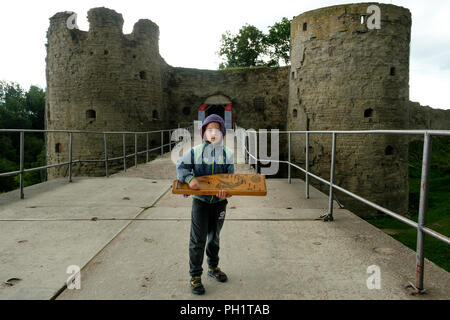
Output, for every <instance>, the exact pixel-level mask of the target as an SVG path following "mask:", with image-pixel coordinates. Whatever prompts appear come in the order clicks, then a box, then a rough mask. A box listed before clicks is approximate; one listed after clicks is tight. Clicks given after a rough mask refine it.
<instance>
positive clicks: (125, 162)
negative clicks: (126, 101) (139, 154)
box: [122, 133, 127, 171]
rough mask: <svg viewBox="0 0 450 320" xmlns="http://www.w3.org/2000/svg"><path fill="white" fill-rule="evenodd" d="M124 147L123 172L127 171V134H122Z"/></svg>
mask: <svg viewBox="0 0 450 320" xmlns="http://www.w3.org/2000/svg"><path fill="white" fill-rule="evenodd" d="M122 146H123V170H124V171H127V155H126V152H127V151H126V148H125V133H122Z"/></svg>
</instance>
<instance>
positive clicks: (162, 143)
mask: <svg viewBox="0 0 450 320" xmlns="http://www.w3.org/2000/svg"><path fill="white" fill-rule="evenodd" d="M163 150H164V131H163V130H161V156H162V155H163V152H164V151H163Z"/></svg>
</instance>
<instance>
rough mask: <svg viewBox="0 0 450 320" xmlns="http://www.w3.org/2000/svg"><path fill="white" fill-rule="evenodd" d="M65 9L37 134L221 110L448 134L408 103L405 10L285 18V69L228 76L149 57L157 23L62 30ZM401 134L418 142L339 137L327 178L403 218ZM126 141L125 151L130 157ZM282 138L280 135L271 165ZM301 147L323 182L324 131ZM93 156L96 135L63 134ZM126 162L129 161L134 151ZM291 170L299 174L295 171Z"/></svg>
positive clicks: (262, 118) (97, 149)
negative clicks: (375, 22) (375, 21)
mask: <svg viewBox="0 0 450 320" xmlns="http://www.w3.org/2000/svg"><path fill="white" fill-rule="evenodd" d="M370 5H377V6H378V7H379V8H380V12H381V16H380V17H381V27H380V28H379V29H370V28H368V24H367V23H366V22H367V20H368V18H369V16H370V14H368V13H367V8H368V6H370ZM71 15H72V13H71V12H60V13H57V14H55V15H54V16H53V17H51V18H50V27H49V30H48V33H47V38H48V43H47V44H46V46H47V58H46V63H47V67H46V76H47V92H46V99H47V100H46V129H63V130H69V129H70V130H89V131H132V132H145V131H151V130H159V129H168V128H176V127H177V126H178V124H182V125H183V126H184V125H189V124H192V122H193V121H194V120H197V119H198V118H199V115H200V114H201V113H202V112H203V115H206V116H207V115H208V114H211V113H217V114H219V115H221V116H222V117H223V116H224V112H225V108H228V109H227V110H228V111H230V110H231V121H232V125H233V127H234V124H238V125H239V126H240V127H244V128H253V129H260V128H261V129H269V130H270V129H280V130H308V131H317V130H370V129H392V130H399V129H434V130H438V129H440V130H449V129H450V110H440V109H432V108H430V107H425V106H421V105H419V104H418V103H414V102H411V101H409V55H410V34H411V14H410V11H409V10H408V9H406V8H402V7H398V6H394V5H389V4H381V3H361V4H346V5H337V6H331V7H326V8H322V9H317V10H313V11H309V12H305V13H303V14H300V15H298V16H296V17H294V18H293V20H292V24H291V65H290V66H286V67H279V68H249V69H240V70H231V71H226V70H198V69H187V68H176V67H172V66H170V65H168V64H167V63H166V62H165V61H164V59H163V58H162V57H161V56H160V54H159V46H158V41H159V28H158V26H157V25H156V24H155V23H153V22H152V21H150V20H146V19H141V20H139V21H138V22H137V23H136V24H135V25H134V28H133V32H132V33H131V34H123V32H122V26H123V18H122V15H121V14H119V13H117V12H115V11H114V10H110V9H107V8H94V9H91V10H89V12H88V21H89V31H81V30H79V29H76V28H68V24H67V21H68V19H69V18H70V17H71ZM230 105H231V109H230ZM199 110H201V111H199ZM122 138H123V137H122V135H121V134H117V135H114V136H108V150H109V151H108V156H109V158H112V157H117V156H121V155H122V153H123V150H122ZM412 138H416V139H420V138H421V137H420V136H419V137H418V136H413V137H409V136H401V135H380V134H377V135H338V136H337V153H336V169H335V170H336V171H335V179H334V182H335V183H336V184H338V185H339V186H341V187H344V188H346V189H348V190H350V191H352V192H356V193H357V194H358V195H360V196H362V197H365V198H367V199H369V200H371V201H374V202H375V203H377V204H379V205H381V206H384V207H386V208H388V209H390V210H393V211H396V212H399V213H401V214H404V213H406V211H407V206H408V144H409V141H410V139H412ZM134 139H135V137H134V135H127V136H126V146H127V153H128V154H129V153H133V152H134ZM150 140H151V141H150V147H151V148H152V147H158V146H159V145H160V141H161V138H160V134H159V133H158V134H156V135H155V134H151V137H150ZM268 141H270V139H269V140H268ZM165 142H166V143H167V142H168V137H166V140H165ZM286 142H287V137H286V135H283V134H280V159H282V160H285V159H287V145H286ZM46 145H47V159H48V160H47V162H48V164H53V163H57V162H64V161H68V157H69V156H68V152H67V150H68V148H69V135H68V134H67V133H48V134H47V135H46ZM145 148H146V140H145V135H138V150H139V151H141V150H145ZM167 151H168V150H167ZM156 152H158V151H156ZM308 152H309V160H310V164H309V165H310V169H311V171H312V172H313V173H315V174H317V175H319V176H321V177H323V178H326V179H328V178H329V174H330V173H329V172H330V158H331V135H330V134H328V135H325V134H310V147H309V151H308ZM103 157H104V145H103V135H102V134H92V133H91V134H87V133H86V134H74V138H73V158H74V159H101V158H103ZM144 157H145V155H144ZM144 157H140V158H139V159H140V160H139V162H143V161H144ZM128 161H130V164H128V166H130V165H132V164H133V163H134V157H133V158H128ZM291 161H293V162H295V163H296V164H298V165H301V166H302V167H304V166H305V136H304V134H296V135H292V149H291ZM122 169H123V162H122V160H120V159H119V160H117V161H112V162H111V163H110V164H109V172H110V173H114V172H117V171H118V170H122ZM280 169H281V170H280V173H279V174H278V175H277V176H278V177H281V176H286V175H285V174H286V171H287V170H286V167H285V166H284V167H283V166H281V167H280ZM291 173H292V176H293V177H301V178H303V175H302V174H301V172H299V170H296V169H294V168H293V169H292V170H291ZM67 175H68V173H67V167H66V166H64V167H58V168H50V169H48V178H49V179H52V178H55V177H63V176H67ZM73 175H74V176H76V175H91V176H104V175H105V167H104V163H102V162H98V163H96V162H87V163H86V162H85V163H81V164H79V163H78V164H76V165H74V167H73ZM310 181H311V183H312V184H313V185H314V186H316V187H318V188H320V189H322V190H323V191H324V192H328V187H327V186H325V185H323V184H322V183H320V182H316V181H315V179H310ZM299 196H303V195H299ZM336 198H337V199H338V200H339V201H340V202H341V203H342V204H344V205H345V206H346V207H347V208H349V209H350V210H353V212H355V213H357V214H360V215H367V214H374V213H375V212H374V210H372V209H368V207H366V206H364V205H362V204H359V203H358V202H356V201H354V200H353V199H351V198H349V197H347V196H346V195H344V194H340V193H336Z"/></svg>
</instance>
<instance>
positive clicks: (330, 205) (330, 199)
mask: <svg viewBox="0 0 450 320" xmlns="http://www.w3.org/2000/svg"><path fill="white" fill-rule="evenodd" d="M335 158H336V133H335V132H333V136H332V147H331V169H330V195H329V197H328V213H327V214H325V215H323V216H322V217H323V218H324V221H333V179H334V164H335V162H336V160H335Z"/></svg>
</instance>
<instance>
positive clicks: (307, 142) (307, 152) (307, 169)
mask: <svg viewBox="0 0 450 320" xmlns="http://www.w3.org/2000/svg"><path fill="white" fill-rule="evenodd" d="M305 139H306V143H305V147H306V155H305V162H306V166H305V170H306V176H305V189H306V199H309V174H308V173H309V133H308V132H306V135H305Z"/></svg>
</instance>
